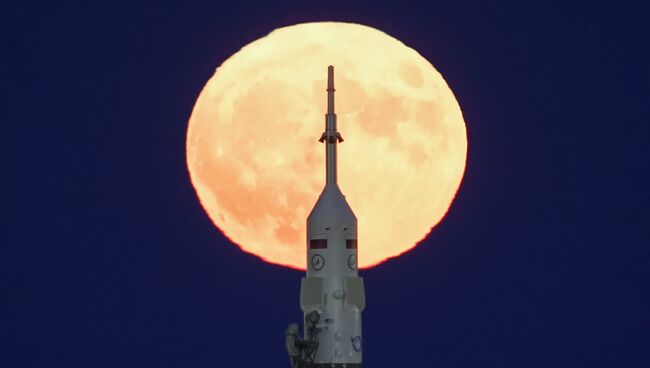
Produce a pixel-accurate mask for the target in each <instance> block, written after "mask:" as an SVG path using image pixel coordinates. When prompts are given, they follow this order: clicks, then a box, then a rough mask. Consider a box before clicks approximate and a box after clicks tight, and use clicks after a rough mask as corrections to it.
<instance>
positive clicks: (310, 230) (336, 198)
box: [286, 65, 365, 368]
mask: <svg viewBox="0 0 650 368" xmlns="http://www.w3.org/2000/svg"><path fill="white" fill-rule="evenodd" d="M319 141H320V142H322V143H325V157H326V171H325V176H326V181H325V188H324V189H323V192H322V193H321V195H320V197H319V198H318V201H317V202H316V204H315V205H314V208H313V209H312V211H311V213H310V214H309V217H308V218H307V244H306V245H307V274H306V276H305V277H303V278H302V282H301V287H300V307H301V309H302V311H303V313H304V336H303V337H302V338H301V337H300V336H299V333H298V325H297V324H292V325H289V327H288V329H287V331H286V344H287V351H288V353H289V357H290V359H291V363H292V367H293V368H319V367H322V368H324V367H341V368H343V367H345V368H361V367H362V354H361V351H362V338H361V311H363V309H364V308H365V291H364V286H363V278H361V277H359V274H358V270H357V265H358V262H357V259H358V257H357V256H358V254H357V218H356V216H355V215H354V212H352V209H351V208H350V205H348V203H347V201H346V200H345V196H344V195H343V193H341V190H340V188H339V186H338V184H337V172H336V171H337V167H336V160H337V157H336V147H337V144H338V143H341V142H343V138H342V137H341V134H340V133H339V132H338V131H337V129H336V114H335V113H334V67H333V66H331V65H330V66H329V67H328V69H327V114H326V115H325V131H324V132H323V134H322V135H321V137H320V139H319Z"/></svg>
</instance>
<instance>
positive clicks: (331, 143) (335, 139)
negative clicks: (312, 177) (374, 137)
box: [319, 65, 343, 185]
mask: <svg viewBox="0 0 650 368" xmlns="http://www.w3.org/2000/svg"><path fill="white" fill-rule="evenodd" d="M334 91H335V90H334V67H333V66H331V65H330V66H328V67H327V114H325V132H323V134H322V135H321V137H320V139H319V141H320V142H325V159H326V162H325V177H326V184H334V185H336V144H337V143H340V142H343V138H342V137H341V134H339V132H338V131H336V114H335V113H334Z"/></svg>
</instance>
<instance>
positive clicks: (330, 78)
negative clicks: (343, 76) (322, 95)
mask: <svg viewBox="0 0 650 368" xmlns="http://www.w3.org/2000/svg"><path fill="white" fill-rule="evenodd" d="M327 90H328V91H329V90H334V66H332V65H330V66H328V67H327Z"/></svg>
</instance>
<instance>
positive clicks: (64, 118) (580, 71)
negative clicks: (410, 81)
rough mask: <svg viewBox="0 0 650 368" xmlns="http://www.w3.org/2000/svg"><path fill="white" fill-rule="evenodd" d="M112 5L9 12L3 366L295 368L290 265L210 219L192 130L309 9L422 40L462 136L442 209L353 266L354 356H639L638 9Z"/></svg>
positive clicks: (644, 127)
mask: <svg viewBox="0 0 650 368" xmlns="http://www.w3.org/2000/svg"><path fill="white" fill-rule="evenodd" d="M110 3H111V5H98V4H72V3H58V4H54V2H53V3H52V4H48V3H45V2H39V3H37V2H34V3H32V4H30V3H29V2H24V1H11V2H9V3H8V4H7V3H5V5H3V6H2V8H3V10H2V18H4V19H3V21H2V24H1V25H0V27H1V28H2V34H3V37H2V39H3V42H2V44H1V45H0V47H1V50H2V54H1V55H2V58H1V60H0V65H1V66H2V67H1V68H0V73H1V74H0V78H1V79H0V80H1V81H2V83H1V88H0V93H1V96H2V99H1V100H2V106H3V108H2V123H3V128H2V131H3V142H4V144H3V152H4V153H3V155H4V160H3V163H4V164H3V166H2V172H3V175H2V178H3V180H2V187H3V190H2V194H3V203H4V205H3V207H4V211H5V218H6V219H8V220H9V221H8V222H5V226H4V227H3V228H4V229H5V230H3V231H2V241H1V243H0V244H1V245H2V246H1V247H0V250H1V253H0V366H1V367H7V368H10V367H82V366H83V367H138V368H140V367H227V366H228V367H288V366H289V361H288V358H287V356H286V353H285V350H284V341H283V333H284V329H285V327H286V325H287V324H288V323H290V322H293V321H298V320H300V318H301V312H300V308H299V304H298V293H299V283H300V277H301V274H300V273H299V272H296V271H291V270H287V269H283V268H280V267H276V266H272V265H268V264H266V263H263V262H262V261H260V260H259V259H257V258H255V257H252V256H249V255H247V254H244V253H242V252H241V251H239V250H238V249H237V248H236V247H235V246H233V245H231V244H229V243H228V242H227V241H226V240H225V239H224V238H223V236H222V235H221V234H220V233H219V231H218V230H217V229H216V228H215V227H214V226H213V225H212V224H211V222H210V220H209V219H208V217H207V216H206V215H205V214H204V211H203V210H202V208H201V206H200V204H199V202H198V200H197V199H196V196H195V193H194V191H193V189H192V186H191V184H190V182H189V179H188V174H187V170H186V166H185V156H184V153H185V151H184V148H185V132H186V127H187V120H188V117H189V115H190V112H191V109H192V106H193V103H194V101H195V99H196V97H197V95H198V93H199V92H200V90H201V88H202V87H203V85H204V83H205V81H206V80H207V79H208V78H209V77H210V76H211V75H212V73H213V71H214V69H215V67H217V66H218V65H219V64H221V62H223V61H224V60H225V59H226V58H228V57H229V56H230V55H231V54H232V53H234V52H236V51H237V50H238V49H239V48H240V47H242V46H243V45H245V44H247V43H249V42H251V41H253V40H255V39H257V38H259V37H261V36H264V35H265V34H267V33H268V32H270V31H271V30H273V29H274V28H277V27H280V26H285V25H290V24H295V23H300V22H306V21H318V20H339V21H350V22H358V23H362V24H366V25H369V26H373V27H376V28H379V29H382V30H384V31H385V32H387V33H388V34H390V35H392V36H394V37H396V38H398V39H400V40H401V41H403V42H404V43H406V44H407V45H409V46H411V47H413V48H415V49H416V50H418V51H419V52H420V53H421V54H422V55H423V56H424V57H425V58H427V59H428V60H429V61H430V62H431V63H432V64H433V65H434V66H435V67H436V68H437V69H438V70H439V71H440V72H441V73H442V74H443V75H444V76H445V78H446V80H447V81H448V83H449V85H450V86H451V88H452V90H453V91H454V93H455V94H456V96H457V98H458V101H459V102H460V104H461V107H462V109H463V112H464V116H465V121H466V123H467V128H468V139H469V152H468V162H467V170H466V174H465V179H464V181H463V183H462V185H461V188H460V191H459V193H458V197H457V199H456V201H455V202H454V204H453V206H452V208H451V210H450V212H449V214H448V215H447V217H446V218H445V219H444V220H443V222H442V223H441V224H440V226H438V227H437V228H436V230H435V231H434V232H433V233H432V234H431V235H430V237H429V238H428V239H427V240H426V241H424V242H423V243H422V245H420V246H419V247H418V248H417V249H415V250H413V251H411V252H409V253H408V254H406V255H404V256H402V257H400V258H399V259H396V260H392V261H390V262H387V263H385V264H382V265H381V266H379V267H376V268H373V269H372V270H368V271H366V272H363V276H364V277H365V279H366V288H367V289H366V292H367V309H366V311H365V312H364V337H365V346H364V349H365V350H364V354H365V363H366V366H367V367H369V368H375V367H408V366H420V367H544V368H547V367H616V366H618V367H626V368H629V367H648V366H650V348H649V346H650V249H649V246H650V236H649V229H650V215H649V213H648V212H649V211H650V189H649V188H650V184H649V180H648V179H649V175H650V174H649V171H650V153H649V150H648V140H649V139H650V129H649V128H648V125H649V124H650V119H649V118H648V116H650V115H649V106H650V98H649V95H650V92H649V91H650V59H649V56H648V55H649V51H648V45H649V44H650V36H649V34H650V33H649V29H648V19H650V11H649V5H648V2H647V1H646V2H641V1H639V2H624V4H623V2H618V1H610V2H598V1H596V2H594V1H591V2H587V1H585V2H573V4H572V5H567V4H557V5H551V4H546V2H544V3H545V4H521V2H512V3H499V4H497V3H494V2H483V3H482V4H472V3H459V2H457V3H455V4H453V5H449V4H433V2H422V3H421V4H412V5H410V4H407V3H406V2H396V3H395V4H393V5H389V4H383V3H378V2H367V3H365V4H363V3H360V2H352V1H346V2H338V1H323V2H321V3H320V4H310V5H306V4H304V2H303V1H295V2H292V3H290V2H287V3H280V2H278V3H275V4H261V5H260V4H256V3H254V2H247V3H245V2H233V3H228V4H220V3H218V2H211V3H210V4H192V5H190V4H187V3H178V4H175V5H169V4H168V3H167V2H146V3H140V4H132V2H127V1H123V2H110ZM235 4H237V5H235ZM325 62H326V61H324V63H325ZM368 62H369V63H371V62H372V60H368ZM362 246H363V242H362V240H360V247H362Z"/></svg>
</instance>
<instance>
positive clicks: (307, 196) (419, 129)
mask: <svg viewBox="0 0 650 368" xmlns="http://www.w3.org/2000/svg"><path fill="white" fill-rule="evenodd" d="M328 65H333V66H334V67H335V87H336V114H337V115H338V130H339V132H341V135H342V136H343V138H344V139H345V141H344V142H343V143H342V144H339V146H338V166H339V173H338V177H339V186H340V187H341V191H342V192H343V193H344V194H345V195H346V199H347V200H348V203H349V204H350V206H351V207H352V209H353V210H354V212H355V214H356V216H357V218H358V228H359V230H358V232H359V233H358V239H359V246H358V247H359V266H360V267H361V268H368V267H372V266H375V265H377V264H379V263H382V262H384V261H386V260H387V259H389V258H391V257H395V256H398V255H400V254H402V253H404V252H406V251H408V250H410V249H412V248H414V247H415V246H416V245H417V244H418V242H420V241H421V240H423V239H424V238H425V237H426V236H427V235H428V234H429V232H430V231H431V230H432V228H433V227H434V226H435V225H436V224H438V223H439V222H440V220H441V219H442V218H443V217H444V216H445V214H446V213H447V210H448V209H449V207H450V205H451V202H452V200H453V199H454V197H455V195H456V192H457V190H458V188H459V186H460V183H461V180H462V178H463V173H464V171H465V161H466V155H467V134H466V130H465V123H464V121H463V116H462V113H461V110H460V107H459V105H458V102H457V101H456V98H455V97H454V94H453V93H452V91H451V89H450V88H449V86H448V85H447V83H446V82H445V80H444V79H443V77H442V76H441V75H440V73H439V72H438V71H436V69H435V68H434V67H433V66H432V65H431V63H429V62H428V61H427V60H426V59H424V58H423V57H422V56H421V55H420V54H418V52H417V51H415V50H413V49H412V48H410V47H408V46H406V45H404V44H403V43H402V42H400V41H399V40H397V39H395V38H393V37H391V36H389V35H387V34H386V33H384V32H382V31H379V30H377V29H374V28H371V27H367V26H363V25H359V24H350V23H336V22H323V23H305V24H298V25H294V26H290V27H284V28H279V29H276V30H274V31H273V32H271V33H270V34H268V35H267V36H265V37H262V38H260V39H258V40H256V41H254V42H251V43H250V44H248V45H246V46H244V47H243V48H242V49H241V50H239V51H238V52H236V53H235V54H233V55H232V56H231V57H230V58H228V59H227V60H226V61H225V62H224V63H223V64H222V65H221V66H219V67H218V68H217V69H216V72H215V73H214V75H213V76H212V77H211V78H210V79H209V80H208V82H207V83H206V85H205V87H204V88H203V90H202V91H201V93H200V95H199V97H198V99H197V101H196V104H195V106H194V109H193V111H192V115H191V117H190V120H189V126H188V130H187V142H186V144H187V147H186V149H187V152H186V154H187V166H188V169H189V174H190V179H191V181H192V184H193V186H194V188H195V190H196V193H197V195H198V198H199V200H200V201H201V204H202V206H203V208H204V209H205V211H206V212H207V214H208V215H209V216H210V219H211V220H212V222H213V223H214V224H215V225H216V226H217V227H218V228H219V229H220V230H221V231H222V232H223V234H224V235H225V236H226V237H227V238H229V239H230V240H231V241H232V242H233V243H235V244H236V245H238V246H239V247H240V248H241V249H242V250H244V251H245V252H248V253H252V254H254V255H256V256H258V257H260V258H261V259H263V260H265V261H267V262H270V263H274V264H278V265H283V266H287V267H291V268H295V269H304V268H305V262H306V261H305V257H306V223H305V221H306V219H307V216H308V214H309V212H310V211H311V208H312V207H313V205H314V204H315V203H316V200H317V199H318V196H319V194H320V192H321V190H322V189H323V187H324V185H325V146H324V145H323V144H322V143H319V142H318V139H319V138H320V136H321V133H322V132H323V131H324V129H325V112H326V102H327V94H326V92H325V89H326V87H327V85H326V84H327V82H326V80H327V66H328Z"/></svg>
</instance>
